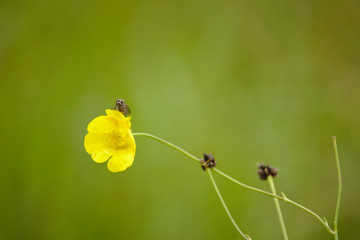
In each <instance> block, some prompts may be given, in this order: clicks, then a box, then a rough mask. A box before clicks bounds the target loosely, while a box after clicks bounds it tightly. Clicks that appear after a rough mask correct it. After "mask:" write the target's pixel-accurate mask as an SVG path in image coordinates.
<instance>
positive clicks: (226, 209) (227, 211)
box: [208, 169, 251, 240]
mask: <svg viewBox="0 0 360 240" xmlns="http://www.w3.org/2000/svg"><path fill="white" fill-rule="evenodd" d="M208 173H209V176H210V179H211V182H212V184H213V185H214V188H215V191H216V193H217V195H218V197H219V198H220V201H221V203H222V205H223V207H224V209H225V211H226V213H227V215H228V217H229V218H230V221H231V223H232V224H233V225H234V227H235V228H236V230H237V231H238V232H239V233H240V234H241V236H243V237H244V238H245V239H247V240H251V238H250V237H249V236H247V235H245V234H244V233H243V232H242V231H241V230H240V228H239V226H238V225H237V224H236V222H235V220H234V219H233V217H232V216H231V213H230V211H229V209H228V208H227V206H226V203H225V201H224V199H223V197H222V196H221V193H220V191H219V189H218V187H217V185H216V182H215V179H214V177H213V175H212V173H211V169H208Z"/></svg>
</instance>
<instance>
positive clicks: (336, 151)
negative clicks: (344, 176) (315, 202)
mask: <svg viewBox="0 0 360 240" xmlns="http://www.w3.org/2000/svg"><path fill="white" fill-rule="evenodd" d="M332 140H333V146H334V152H335V159H336V167H337V174H338V196H337V203H336V210H335V218H334V231H335V235H334V238H335V240H338V239H339V236H338V226H337V225H338V217H339V209H340V201H341V192H342V180H341V170H340V161H339V154H338V150H337V145H336V137H335V136H333V137H332Z"/></svg>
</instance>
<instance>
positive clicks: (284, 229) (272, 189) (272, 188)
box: [268, 176, 289, 240]
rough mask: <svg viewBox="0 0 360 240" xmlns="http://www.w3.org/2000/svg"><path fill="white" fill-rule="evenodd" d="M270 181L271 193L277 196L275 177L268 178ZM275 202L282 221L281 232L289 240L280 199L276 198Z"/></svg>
mask: <svg viewBox="0 0 360 240" xmlns="http://www.w3.org/2000/svg"><path fill="white" fill-rule="evenodd" d="M268 181H269V184H270V188H271V192H272V193H273V194H275V195H276V189H275V184H274V181H273V177H272V176H268ZM274 202H275V207H276V211H277V214H278V217H279V221H280V226H281V231H282V233H283V236H284V239H285V240H288V239H289V238H288V235H287V232H286V228H285V223H284V219H283V216H282V213H281V209H280V204H279V199H277V198H274Z"/></svg>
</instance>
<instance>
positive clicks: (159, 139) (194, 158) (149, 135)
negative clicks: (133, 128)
mask: <svg viewBox="0 0 360 240" xmlns="http://www.w3.org/2000/svg"><path fill="white" fill-rule="evenodd" d="M133 135H134V136H143V137H149V138H152V139H155V140H156V141H159V142H161V143H164V144H165V145H168V146H169V147H172V148H174V149H175V150H177V151H179V152H181V153H182V154H185V155H186V156H188V157H189V158H191V159H192V160H194V161H196V162H200V160H199V159H198V158H197V157H195V156H194V155H192V154H190V153H188V152H187V151H185V150H184V149H182V148H180V147H178V146H176V145H175V144H172V143H170V142H168V141H166V140H164V139H161V138H159V137H156V136H154V135H151V134H148V133H133Z"/></svg>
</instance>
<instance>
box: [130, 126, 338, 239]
mask: <svg viewBox="0 0 360 240" xmlns="http://www.w3.org/2000/svg"><path fill="white" fill-rule="evenodd" d="M133 135H134V136H144V137H148V138H152V139H154V140H156V141H159V142H161V143H164V144H165V145H167V146H169V147H172V148H174V149H175V150H177V151H179V152H181V153H182V154H184V155H186V156H188V157H189V158H191V159H192V160H194V161H196V162H200V160H199V159H198V158H196V157H195V156H194V155H192V154H190V153H188V152H187V151H185V150H184V149H182V148H180V147H178V146H176V145H174V144H172V143H170V142H168V141H166V140H164V139H161V138H159V137H156V136H154V135H151V134H148V133H133ZM339 167H340V166H339ZM338 169H339V168H338ZM212 170H214V171H215V172H216V173H218V174H220V175H221V176H223V177H225V178H227V179H229V180H230V181H232V182H234V183H236V184H238V185H240V186H242V187H244V188H246V189H249V190H251V191H254V192H258V193H261V194H263V195H266V196H270V197H273V198H277V199H280V200H282V201H284V202H288V203H291V204H292V205H294V206H296V207H298V208H300V209H302V210H304V211H306V212H308V213H310V214H311V215H313V216H314V217H315V218H317V219H318V220H319V221H320V222H321V223H322V224H323V225H324V226H325V227H326V229H327V230H328V231H329V232H330V233H331V234H332V235H335V234H336V232H335V231H334V230H332V229H331V227H330V226H329V224H328V222H327V221H326V219H325V218H324V220H323V219H322V218H321V217H320V216H319V215H317V214H316V213H314V212H313V211H311V210H310V209H308V208H306V207H304V206H302V205H300V204H298V203H297V202H294V201H292V200H290V199H289V198H287V197H286V196H285V194H284V193H282V195H283V197H280V196H278V195H276V194H272V193H269V192H267V191H264V190H261V189H258V188H254V187H251V186H249V185H246V184H244V183H242V182H240V181H238V180H236V179H234V178H232V177H230V176H229V175H227V174H225V173H223V172H222V171H220V170H218V169H217V168H212ZM337 211H338V210H337Z"/></svg>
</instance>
